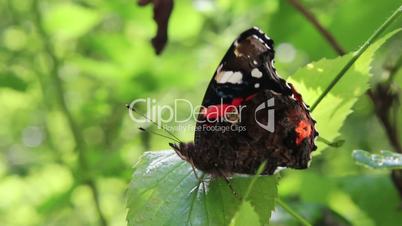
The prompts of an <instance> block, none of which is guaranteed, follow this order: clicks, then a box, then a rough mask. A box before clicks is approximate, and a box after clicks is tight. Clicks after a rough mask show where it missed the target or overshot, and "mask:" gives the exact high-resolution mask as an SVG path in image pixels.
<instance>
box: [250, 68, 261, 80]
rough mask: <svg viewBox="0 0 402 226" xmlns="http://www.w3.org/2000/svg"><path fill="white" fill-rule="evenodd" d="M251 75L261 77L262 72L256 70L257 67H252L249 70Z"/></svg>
mask: <svg viewBox="0 0 402 226" xmlns="http://www.w3.org/2000/svg"><path fill="white" fill-rule="evenodd" d="M251 76H253V77H254V78H261V77H262V72H261V71H260V70H258V68H254V69H253V70H251Z"/></svg>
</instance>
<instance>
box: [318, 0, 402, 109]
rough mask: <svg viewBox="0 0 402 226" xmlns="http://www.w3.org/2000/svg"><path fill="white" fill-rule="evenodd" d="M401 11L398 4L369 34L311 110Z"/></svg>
mask: <svg viewBox="0 0 402 226" xmlns="http://www.w3.org/2000/svg"><path fill="white" fill-rule="evenodd" d="M401 12H402V6H400V7H399V8H398V9H397V10H396V11H395V12H394V13H393V14H392V15H391V16H390V17H388V19H387V20H386V21H385V22H384V23H383V24H382V25H381V26H380V27H379V28H378V29H377V30H376V31H375V32H374V33H373V34H372V35H371V37H370V38H369V39H368V40H367V41H366V42H365V43H364V44H363V45H362V47H360V49H359V50H357V51H356V52H355V54H354V55H353V57H352V59H350V60H349V62H348V63H347V64H346V65H345V66H344V67H343V68H342V70H341V71H340V72H339V73H338V74H337V75H336V77H335V78H334V80H332V82H331V83H330V84H329V86H328V87H327V88H326V89H325V90H324V92H322V94H321V95H320V96H319V97H318V99H317V100H316V101H315V102H314V104H313V105H312V106H311V111H314V109H315V108H316V107H317V106H318V104H319V103H320V102H321V101H322V100H323V99H324V97H325V96H326V95H327V94H328V93H329V92H330V91H331V89H332V88H334V86H335V85H336V83H338V81H339V80H340V79H341V78H342V77H343V76H344V75H345V73H346V72H347V71H348V70H349V68H351V67H352V65H353V64H354V63H355V62H356V60H357V59H358V58H359V57H360V56H361V55H362V54H363V53H364V51H366V49H367V48H368V47H369V46H370V45H371V44H372V43H373V42H374V41H375V40H376V39H377V38H378V37H379V36H380V35H381V33H382V32H383V31H384V30H385V29H386V28H387V27H388V26H389V25H390V24H391V23H392V22H393V21H395V20H396V19H397V18H398V16H399V15H400V14H401Z"/></svg>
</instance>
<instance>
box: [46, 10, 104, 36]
mask: <svg viewBox="0 0 402 226" xmlns="http://www.w3.org/2000/svg"><path fill="white" fill-rule="evenodd" d="M100 19H101V16H100V15H99V13H98V12H97V11H95V10H92V9H89V8H85V7H82V6H79V5H75V4H70V3H68V4H67V3H66V4H60V5H57V6H55V7H54V8H52V9H51V10H50V11H49V12H48V13H47V14H46V17H45V27H46V29H47V30H48V31H49V32H50V33H52V34H55V35H57V36H59V37H62V38H64V39H71V38H78V37H80V36H82V35H83V34H85V33H86V32H88V31H89V30H90V29H92V28H93V27H94V26H95V25H96V24H98V23H99V21H100Z"/></svg>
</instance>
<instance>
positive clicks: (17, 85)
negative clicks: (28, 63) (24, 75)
mask: <svg viewBox="0 0 402 226" xmlns="http://www.w3.org/2000/svg"><path fill="white" fill-rule="evenodd" d="M2 87H7V88H11V89H14V90H17V91H25V90H26V89H27V87H28V84H27V83H26V82H25V81H24V80H22V79H21V78H19V77H18V76H17V75H15V74H13V73H4V74H0V88H2Z"/></svg>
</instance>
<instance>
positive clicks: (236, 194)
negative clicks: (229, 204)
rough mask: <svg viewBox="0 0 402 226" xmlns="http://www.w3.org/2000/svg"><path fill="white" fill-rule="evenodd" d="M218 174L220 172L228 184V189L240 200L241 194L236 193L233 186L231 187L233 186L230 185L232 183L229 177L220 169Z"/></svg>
mask: <svg viewBox="0 0 402 226" xmlns="http://www.w3.org/2000/svg"><path fill="white" fill-rule="evenodd" d="M219 174H220V176H221V177H222V178H223V179H224V180H225V182H226V184H227V185H228V187H229V189H230V190H231V191H232V193H233V195H234V196H235V197H236V198H237V199H239V200H241V199H242V198H241V196H240V195H239V193H237V192H236V191H235V190H234V188H233V186H232V183H231V182H230V180H229V178H228V177H227V176H226V175H225V174H224V173H223V172H222V171H220V172H219Z"/></svg>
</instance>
